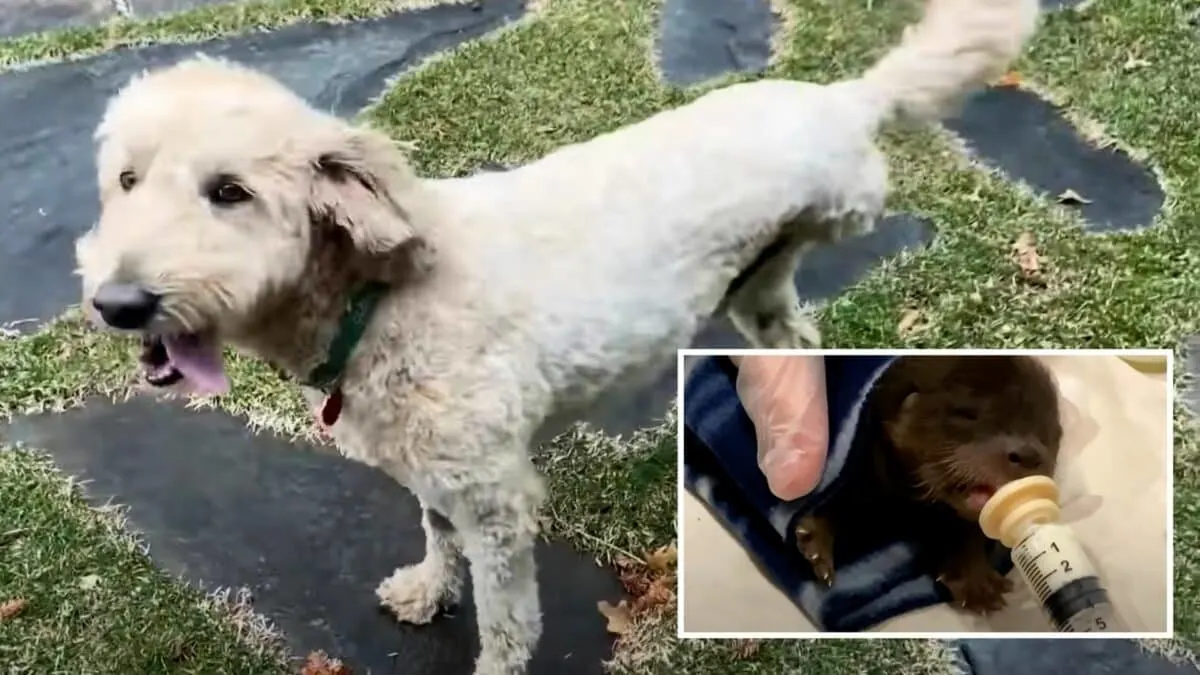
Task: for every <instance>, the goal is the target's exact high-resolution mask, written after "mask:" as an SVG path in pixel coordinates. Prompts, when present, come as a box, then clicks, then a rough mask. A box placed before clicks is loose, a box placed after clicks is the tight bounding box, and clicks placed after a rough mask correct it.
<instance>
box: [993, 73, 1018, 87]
mask: <svg viewBox="0 0 1200 675" xmlns="http://www.w3.org/2000/svg"><path fill="white" fill-rule="evenodd" d="M996 86H997V87H1019V86H1021V74H1020V73H1018V72H1017V71H1015V70H1010V71H1008V72H1007V73H1005V74H1004V76H1003V77H1001V78H1000V79H999V80H996Z"/></svg>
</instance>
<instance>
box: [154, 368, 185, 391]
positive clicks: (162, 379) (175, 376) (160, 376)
mask: <svg viewBox="0 0 1200 675" xmlns="http://www.w3.org/2000/svg"><path fill="white" fill-rule="evenodd" d="M182 379H183V373H181V372H179V371H178V370H176V369H175V368H172V367H170V366H166V367H164V368H160V369H158V370H155V371H154V372H151V373H146V381H147V382H149V383H150V384H152V385H154V386H155V387H169V386H171V385H172V384H175V383H176V382H178V381H180V380H182Z"/></svg>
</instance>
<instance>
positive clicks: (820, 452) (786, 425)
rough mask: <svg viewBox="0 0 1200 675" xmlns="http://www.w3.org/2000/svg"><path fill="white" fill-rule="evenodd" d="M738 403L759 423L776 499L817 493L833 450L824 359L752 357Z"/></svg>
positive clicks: (741, 373) (742, 369) (740, 381)
mask: <svg viewBox="0 0 1200 675" xmlns="http://www.w3.org/2000/svg"><path fill="white" fill-rule="evenodd" d="M736 386H737V392H738V397H739V398H740V399H741V401H742V407H743V408H745V410H746V414H747V415H748V416H749V417H750V420H751V421H752V422H753V423H754V428H755V433H756V436H757V445H758V465H759V468H760V469H761V470H762V472H763V475H764V477H765V478H766V479H767V485H768V486H769V487H770V489H771V492H772V493H774V494H775V496H776V497H778V498H780V499H783V500H792V499H798V498H800V497H803V496H805V495H807V494H809V493H810V492H812V491H813V489H814V488H815V487H816V485H817V483H818V482H819V481H820V479H821V473H822V471H823V470H824V468H825V457H826V454H827V452H828V446H829V412H828V410H829V408H828V402H827V400H826V396H825V368H824V360H823V359H822V358H821V357H819V356H747V357H745V358H743V359H742V360H741V363H740V364H739V368H738V377H737V385H736Z"/></svg>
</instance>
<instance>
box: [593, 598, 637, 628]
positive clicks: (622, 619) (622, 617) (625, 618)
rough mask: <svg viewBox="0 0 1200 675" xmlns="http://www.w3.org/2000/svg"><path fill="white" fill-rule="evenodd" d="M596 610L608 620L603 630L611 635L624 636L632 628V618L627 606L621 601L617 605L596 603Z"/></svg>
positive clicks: (602, 602)
mask: <svg viewBox="0 0 1200 675" xmlns="http://www.w3.org/2000/svg"><path fill="white" fill-rule="evenodd" d="M596 609H598V610H600V613H601V614H603V615H604V618H605V619H607V620H608V625H606V626H605V629H606V630H608V632H610V633H612V634H613V635H624V634H626V633H628V632H629V629H631V628H633V617H632V616H631V615H630V613H629V604H628V603H627V602H625V601H624V600H622V601H621V602H620V603H619V604H617V605H615V606H614V605H611V604H609V603H608V602H606V601H604V600H601V601H600V602H597V603H596Z"/></svg>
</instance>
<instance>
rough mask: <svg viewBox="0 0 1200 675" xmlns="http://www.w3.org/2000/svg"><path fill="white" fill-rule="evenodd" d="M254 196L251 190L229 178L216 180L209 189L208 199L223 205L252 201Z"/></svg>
mask: <svg viewBox="0 0 1200 675" xmlns="http://www.w3.org/2000/svg"><path fill="white" fill-rule="evenodd" d="M252 197H253V195H251V194H250V191H249V190H247V189H246V188H244V187H242V186H241V185H239V184H237V183H236V182H235V181H232V180H229V179H228V178H223V179H221V180H217V181H214V182H213V184H212V187H210V188H209V190H208V200H209V201H211V202H212V203H214V204H220V205H222V206H226V205H230V204H240V203H241V202H246V201H250V199H251V198H252Z"/></svg>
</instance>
